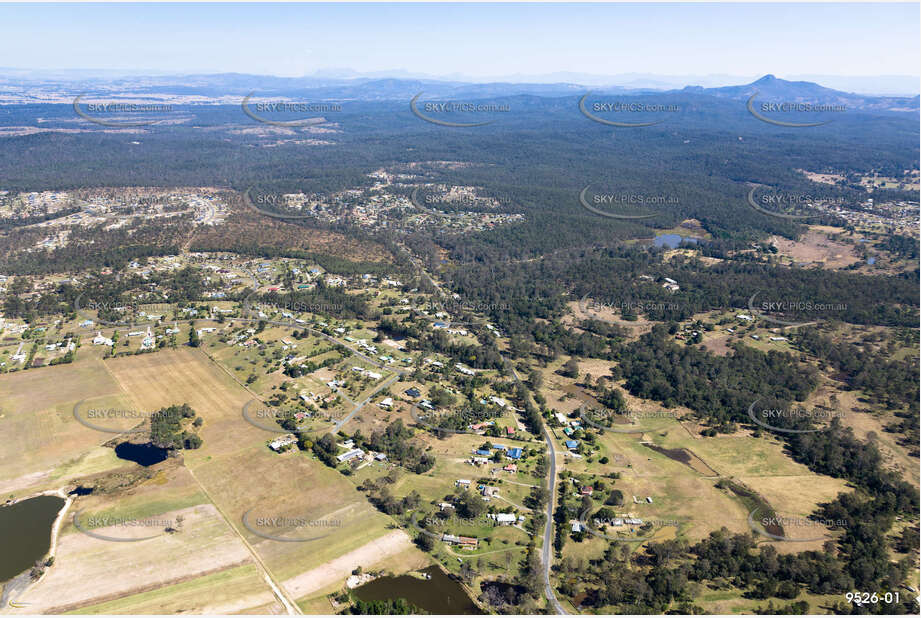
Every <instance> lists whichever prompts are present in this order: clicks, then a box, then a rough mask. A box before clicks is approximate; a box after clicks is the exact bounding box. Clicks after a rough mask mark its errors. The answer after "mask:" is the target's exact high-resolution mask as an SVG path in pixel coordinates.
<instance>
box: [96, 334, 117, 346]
mask: <svg viewBox="0 0 921 618" xmlns="http://www.w3.org/2000/svg"><path fill="white" fill-rule="evenodd" d="M93 345H113V342H112V340H111V339H109V338H108V337H103V336H102V333H101V332H100V331H96V336H95V337H93Z"/></svg>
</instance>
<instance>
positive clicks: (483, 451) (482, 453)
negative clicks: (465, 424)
mask: <svg viewBox="0 0 921 618" xmlns="http://www.w3.org/2000/svg"><path fill="white" fill-rule="evenodd" d="M474 453H475V454H477V455H480V456H482V457H489V456H490V455H492V452H491V451H490V450H489V449H485V448H481V449H477V450H476V451H474Z"/></svg>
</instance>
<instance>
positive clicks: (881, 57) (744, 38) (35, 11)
mask: <svg viewBox="0 0 921 618" xmlns="http://www.w3.org/2000/svg"><path fill="white" fill-rule="evenodd" d="M0 24H2V26H0V66H4V67H14V68H32V69H66V68H81V69H118V70H161V71H170V72H186V71H206V72H224V71H227V72H231V71H232V72H240V73H259V74H272V75H283V76H297V75H304V74H309V73H312V72H313V71H316V70H318V69H326V68H349V69H355V70H358V71H381V70H400V69H402V70H408V71H412V72H418V73H427V74H433V75H450V74H463V75H466V76H474V77H478V78H488V77H490V76H498V75H503V76H507V75H516V74H546V73H552V72H556V71H569V72H578V73H593V74H605V75H613V74H619V73H631V72H637V73H657V74H667V75H705V74H716V73H720V74H733V75H761V74H764V73H774V74H775V75H777V76H779V77H784V76H789V75H796V74H804V73H813V74H827V75H881V74H889V75H892V74H903V75H917V74H918V64H917V63H918V56H919V52H921V49H919V5H918V4H917V3H911V4H909V3H906V4H773V5H765V4H639V5H638V4H606V5H599V4H565V5H564V4H530V5H524V4H462V5H458V4H338V5H327V4H30V5H15V4H0Z"/></svg>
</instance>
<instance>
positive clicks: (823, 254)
mask: <svg viewBox="0 0 921 618" xmlns="http://www.w3.org/2000/svg"><path fill="white" fill-rule="evenodd" d="M833 231H837V230H836V229H835V228H816V227H813V228H810V229H809V231H808V232H806V233H805V234H803V235H802V236H801V237H800V238H799V240H790V239H788V238H782V237H780V236H772V237H771V239H770V242H771V243H773V244H774V246H775V247H777V251H778V253H779V254H780V255H782V256H785V257H787V258H790V259H791V260H793V261H794V262H796V263H813V264H821V265H823V266H824V267H825V268H845V267H847V266H850V265H851V264H854V263H856V262H859V261H860V258H859V257H857V255H856V254H855V251H854V247H853V246H851V245H849V244H847V243H844V242H841V241H836V240H833V239H832V238H831V235H830V234H831V232H833Z"/></svg>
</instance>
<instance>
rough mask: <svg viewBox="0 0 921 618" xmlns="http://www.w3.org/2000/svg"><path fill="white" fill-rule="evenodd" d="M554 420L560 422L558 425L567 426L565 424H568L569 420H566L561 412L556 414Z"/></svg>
mask: <svg viewBox="0 0 921 618" xmlns="http://www.w3.org/2000/svg"><path fill="white" fill-rule="evenodd" d="M556 420H558V421H559V422H560V425H567V424H569V420H567V418H566V417H565V416H564V415H563V413H562V412H557V413H556Z"/></svg>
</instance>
